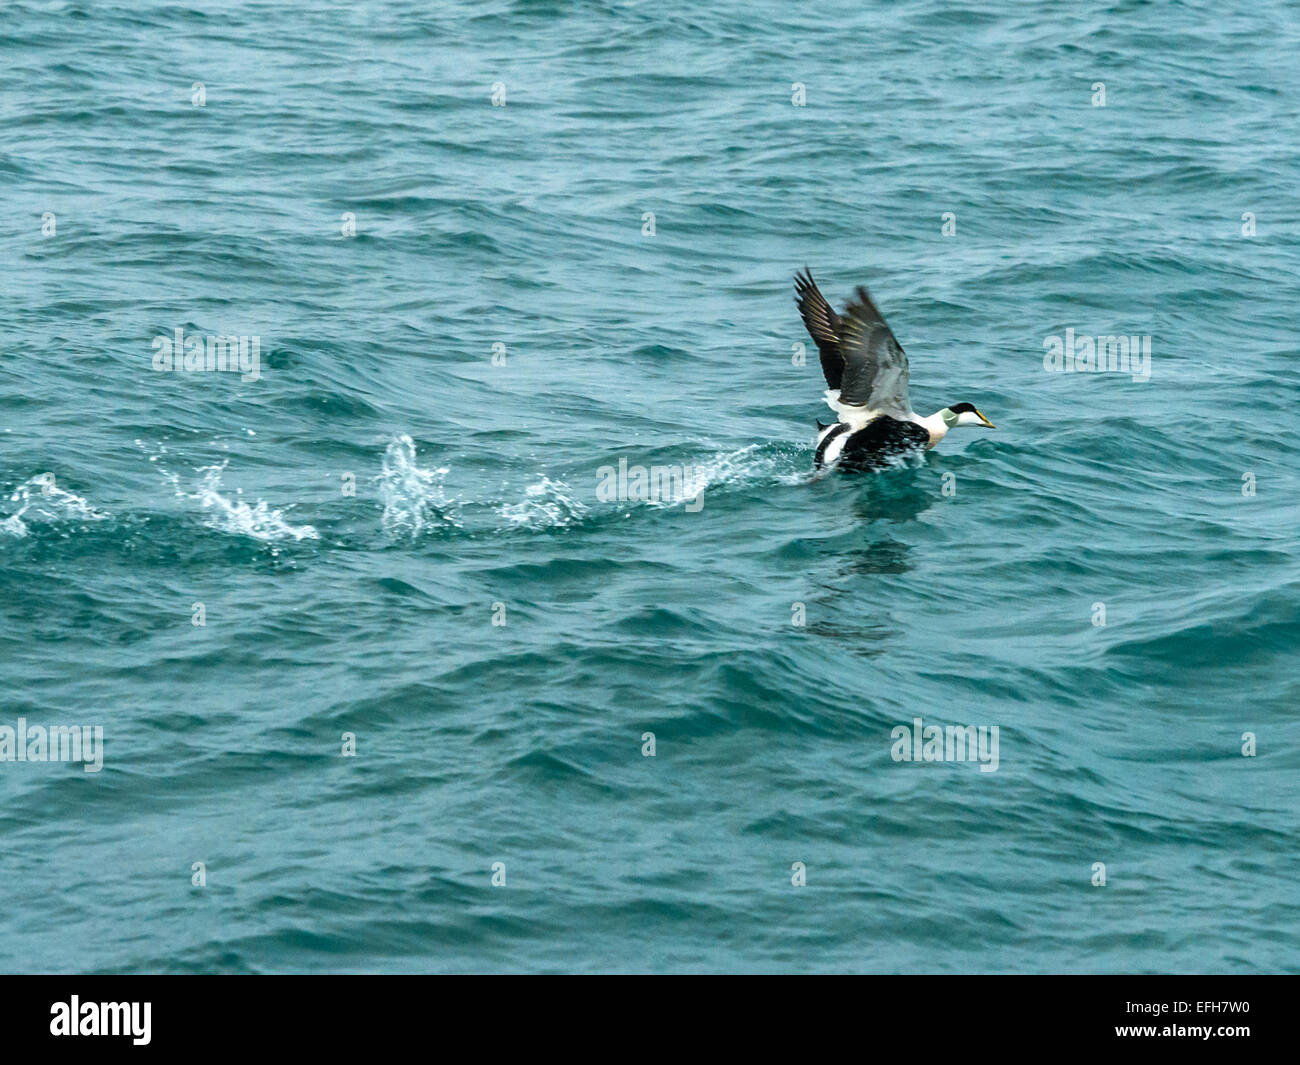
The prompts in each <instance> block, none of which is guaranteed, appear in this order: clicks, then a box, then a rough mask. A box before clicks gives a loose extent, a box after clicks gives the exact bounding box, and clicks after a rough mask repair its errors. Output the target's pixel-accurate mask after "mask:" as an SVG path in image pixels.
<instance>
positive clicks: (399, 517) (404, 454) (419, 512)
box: [375, 433, 459, 536]
mask: <svg viewBox="0 0 1300 1065" xmlns="http://www.w3.org/2000/svg"><path fill="white" fill-rule="evenodd" d="M446 474H447V467H445V466H443V467H442V468H440V469H436V470H435V469H423V468H421V467H420V466H419V465H417V464H416V461H415V441H413V440H412V439H411V438H410V437H409V436H407V435H406V434H405V433H402V434H401V435H400V436H396V437H394V438H393V441H392V443H390V444H389V445H388V449H387V450H386V451H385V452H384V461H383V466H382V468H381V470H380V473H379V476H378V477H377V478H375V479H376V480H377V481H378V482H379V498H380V500H381V501H382V502H383V504H384V516H383V518H382V519H381V523H382V524H383V527H384V532H386V533H387V534H388V535H389V536H403V535H409V536H415V535H418V534H419V533H421V532H423V531H424V530H425V529H428V528H431V527H436V526H442V525H453V526H455V525H459V522H457V521H456V520H455V517H454V516H453V515H452V513H451V504H450V503H449V502H448V500H447V496H446V493H445V492H444V491H443V487H442V479H443V477H445V476H446Z"/></svg>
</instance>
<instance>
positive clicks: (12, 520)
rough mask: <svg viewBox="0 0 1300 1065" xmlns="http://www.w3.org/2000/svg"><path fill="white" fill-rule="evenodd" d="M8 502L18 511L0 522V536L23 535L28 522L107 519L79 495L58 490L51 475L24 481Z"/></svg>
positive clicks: (28, 527) (29, 524)
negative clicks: (1, 534)
mask: <svg viewBox="0 0 1300 1065" xmlns="http://www.w3.org/2000/svg"><path fill="white" fill-rule="evenodd" d="M9 502H11V503H17V504H18V508H17V509H16V510H15V511H14V512H13V513H12V514H10V515H9V516H8V517H7V518H5V519H4V520H3V521H0V533H3V534H4V535H6V536H13V537H20V536H26V535H27V533H28V532H29V530H30V526H31V524H32V523H42V524H43V523H53V522H63V521H103V520H104V519H105V518H107V517H108V516H109V515H108V514H106V513H105V512H104V511H102V510H99V509H98V508H97V507H93V506H91V505H90V504H89V503H88V502H87V501H86V500H85V499H83V498H82V497H81V496H79V495H76V494H75V493H73V492H67V491H65V490H64V489H62V488H60V487H58V485H57V484H56V483H55V480H54V474H52V473H42V474H40V475H38V476H36V477H32V478H29V479H28V480H26V481H24V482H23V483H22V484H20V485H19V486H18V487H17V488H15V489H14V491H13V494H12V495H11V496H10V497H9Z"/></svg>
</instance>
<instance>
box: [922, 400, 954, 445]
mask: <svg viewBox="0 0 1300 1065" xmlns="http://www.w3.org/2000/svg"><path fill="white" fill-rule="evenodd" d="M951 414H952V411H950V410H949V409H948V408H947V407H944V408H943V410H941V411H936V412H935V413H934V414H931V415H930V416H929V417H928V418H922V417H921V416H920V415H919V414H916V415H913V419H914V420H915V421H916V424H917V425H919V426H921V428H923V429H924V430H925V431H926V432H927V433H929V434H930V447H934V445H935V444H937V443H938V442H939V441H940V440H942V439H943V438H944V437H945V436H947V435H948V419H947V418H946V417H945V415H951Z"/></svg>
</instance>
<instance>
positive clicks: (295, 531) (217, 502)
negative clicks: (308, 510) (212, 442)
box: [181, 462, 318, 543]
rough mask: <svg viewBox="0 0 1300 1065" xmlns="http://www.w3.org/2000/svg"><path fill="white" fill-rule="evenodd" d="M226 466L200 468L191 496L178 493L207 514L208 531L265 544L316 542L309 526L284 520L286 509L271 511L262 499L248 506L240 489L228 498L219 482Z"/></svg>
mask: <svg viewBox="0 0 1300 1065" xmlns="http://www.w3.org/2000/svg"><path fill="white" fill-rule="evenodd" d="M227 465H228V463H227V462H222V463H220V464H219V465H216V466H202V467H200V468H199V469H198V470H197V471H196V472H197V473H198V474H200V479H199V483H198V487H197V489H196V490H195V491H194V492H192V493H181V495H182V496H183V497H184V498H187V499H191V500H195V501H197V502H198V504H199V506H201V507H202V508H203V510H205V511H206V512H208V519H207V521H205V522H204V524H205V525H206V526H207V527H208V528H209V529H216V530H218V531H219V532H224V533H230V534H231V535H233V536H247V537H250V538H251V539H253V540H261V541H263V542H266V543H277V542H279V541H282V540H315V539H318V534H317V532H316V530H315V528H313V527H312V526H310V525H293V524H291V523H290V522H289V521H288V520H287V519H286V518H285V510H287V509H289V508H287V507H286V508H285V510H278V509H272V508H271V506H270V505H269V504H267V502H266V501H265V500H262V499H259V500H258V501H257V502H256V503H253V504H251V505H250V504H249V503H247V502H245V501H244V500H243V499H242V498H241V497H242V495H243V489H242V488H236V489H235V492H234V496H233V497H231V496H230V495H229V494H228V492H227V491H226V490H225V489H224V488H223V485H222V483H221V478H222V474H223V473H224V472H225V469H226V466H227Z"/></svg>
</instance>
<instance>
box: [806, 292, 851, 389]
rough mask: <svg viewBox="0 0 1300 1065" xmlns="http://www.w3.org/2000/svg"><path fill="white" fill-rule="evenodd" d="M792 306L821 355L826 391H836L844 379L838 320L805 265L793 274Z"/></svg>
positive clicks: (839, 322)
mask: <svg viewBox="0 0 1300 1065" xmlns="http://www.w3.org/2000/svg"><path fill="white" fill-rule="evenodd" d="M794 292H795V300H794V301H795V303H797V304H798V305H799V316H800V317H801V318H803V324H804V325H805V326H807V328H808V332H809V334H810V335H811V336H812V338H813V341H814V342H815V343H816V345H817V353H818V355H820V356H821V362H822V373H823V374H824V375H825V377H826V385H827V387H828V388H839V387H840V381H841V379H842V378H843V376H844V353H843V352H842V351H841V350H840V325H841V319H840V316H839V315H838V314H836V313H835V311H834V310H833V309H832V307H831V305H830V304H829V303H827V302H826V297H825V296H823V295H822V294H821V290H820V289H819V288H818V287H817V282H816V281H814V280H813V276H812V272H811V271H810V270H809V269H808V268H807V267H806V266H805V267H804V269H803V273H802V274H795V275H794Z"/></svg>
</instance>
